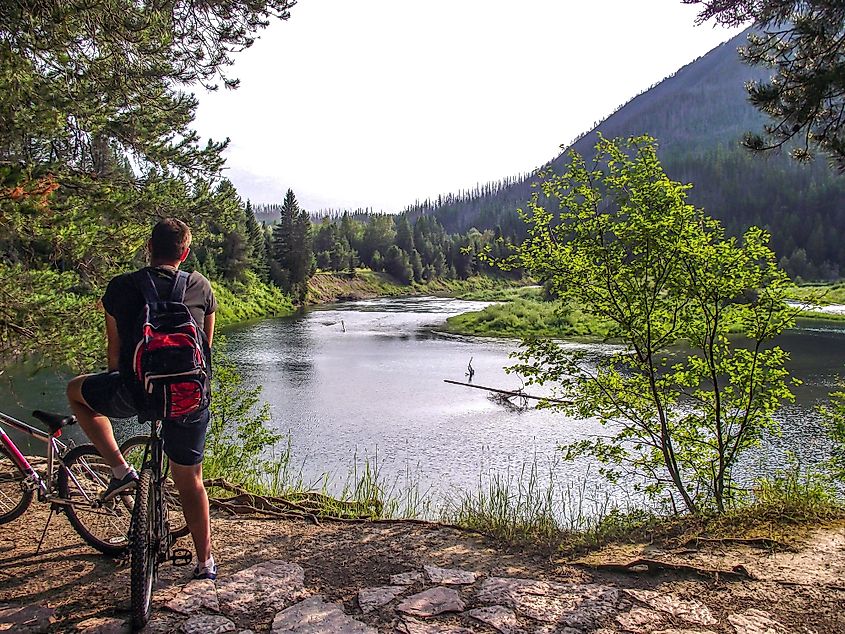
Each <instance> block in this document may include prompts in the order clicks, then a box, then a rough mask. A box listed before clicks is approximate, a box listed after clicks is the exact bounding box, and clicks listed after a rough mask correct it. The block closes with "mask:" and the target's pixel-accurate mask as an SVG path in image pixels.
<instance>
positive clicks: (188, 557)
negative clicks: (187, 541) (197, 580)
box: [170, 548, 194, 566]
mask: <svg viewBox="0 0 845 634" xmlns="http://www.w3.org/2000/svg"><path fill="white" fill-rule="evenodd" d="M193 559H194V554H193V553H192V552H191V551H190V550H186V549H185V548H175V549H173V552H171V553H170V563H171V564H173V565H174V566H188V565H190V563H191V561H193Z"/></svg>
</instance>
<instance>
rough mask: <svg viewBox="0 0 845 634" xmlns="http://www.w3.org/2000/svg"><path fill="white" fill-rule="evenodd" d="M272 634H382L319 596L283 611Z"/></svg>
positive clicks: (271, 629)
mask: <svg viewBox="0 0 845 634" xmlns="http://www.w3.org/2000/svg"><path fill="white" fill-rule="evenodd" d="M270 632H271V634H282V633H286V632H291V633H295V634H378V631H377V630H376V629H375V628H374V627H370V626H369V625H366V624H364V623H361V621H356V620H355V619H353V618H352V617H351V616H348V615H347V614H344V612H343V609H342V608H341V606H340V605H338V604H336V603H326V602H325V601H323V597H321V596H315V597H311V598H309V599H305V600H304V601H300V602H299V603H297V604H295V605H292V606H291V607H289V608H288V609H287V610H282V611H281V612H279V613H278V614H276V617H275V618H274V619H273V625H272V626H271V628H270Z"/></svg>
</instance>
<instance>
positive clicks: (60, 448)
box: [0, 412, 98, 506]
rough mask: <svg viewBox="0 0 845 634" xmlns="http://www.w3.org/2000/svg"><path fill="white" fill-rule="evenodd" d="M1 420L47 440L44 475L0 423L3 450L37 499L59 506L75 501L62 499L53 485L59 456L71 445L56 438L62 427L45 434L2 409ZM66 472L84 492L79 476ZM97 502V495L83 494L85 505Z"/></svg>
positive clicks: (0, 440) (35, 436)
mask: <svg viewBox="0 0 845 634" xmlns="http://www.w3.org/2000/svg"><path fill="white" fill-rule="evenodd" d="M0 423H2V424H4V425H8V426H9V427H13V428H14V429H17V430H18V431H22V432H23V433H25V434H27V435H28V436H30V437H32V438H36V439H38V440H40V441H41V442H43V443H46V444H47V470H46V471H45V474H44V475H45V477H42V476H41V475H40V474H39V473H38V472H37V471H36V470H35V468H33V466H32V465H31V464H30V463H29V461H28V460H27V459H26V457H25V456H24V455H23V454H22V453H21V451H20V449H18V447H17V445H15V443H14V441H13V440H12V439H11V438H9V436H8V434H6V432H5V431H3V428H2V427H0V443H2V444H3V446H4V447H5V448H6V451H7V452H8V453H9V456H10V457H11V459H12V462H14V463H15V466H16V467H17V468H18V469H19V470H20V472H21V473H22V474H24V475H25V476H26V480H25V482H26V483H27V486H31V487H32V488H33V490H35V491H36V492H37V494H38V500H39V502H47V501H49V502H50V503H51V504H56V505H59V506H71V505H72V504H74V503H73V502H71V501H70V500H65V499H64V498H62V497H61V496H59V495H57V494H56V489H55V473H56V462H57V461H58V462H59V463H60V464H61V465H62V466H64V462H62V458H61V456H62V454H64V452H65V451H67V450H68V449H70V448H71V446H72V443H71V444H70V445H66V444H65V443H63V442H62V441H61V440H59V436H61V435H62V430H61V429H60V430H58V431H57V432H56V433H55V434H48V433H47V432H45V431H43V430H41V429H38V428H37V427H33V426H32V425H27V424H26V423H24V422H22V421H19V420H18V419H17V418H13V417H11V416H9V415H8V414H4V413H3V412H0ZM67 473H68V477H69V478H70V479H71V480H72V481H73V483H74V485H76V487H77V488H78V489H79V490H80V491H81V492H82V493H83V495H85V492H84V489H83V487H82V486H81V485H80V483H79V480H77V479H76V476H75V475H74V474H73V473H72V472H71V471H70V470H68V472H67ZM97 503H98V501H97V500H96V499H93V498H90V497H88V496H87V495H85V504H86V505H90V506H93V505H96V504H97Z"/></svg>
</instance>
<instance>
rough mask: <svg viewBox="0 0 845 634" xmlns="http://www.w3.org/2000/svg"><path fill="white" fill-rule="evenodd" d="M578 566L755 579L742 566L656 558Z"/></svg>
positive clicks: (577, 563)
mask: <svg viewBox="0 0 845 634" xmlns="http://www.w3.org/2000/svg"><path fill="white" fill-rule="evenodd" d="M576 565H578V566H587V567H590V568H594V569H596V570H607V571H609V572H623V573H628V574H639V573H643V572H646V573H648V574H655V573H656V572H658V571H660V570H672V571H674V572H685V573H689V574H696V575H700V576H704V577H714V578H716V579H718V578H719V577H725V578H728V579H743V580H748V579H750V580H753V579H756V577H754V575H752V574H751V573H750V572H748V570H747V569H746V568H745V567H744V566H741V565H740V566H734V567H733V568H731V569H730V570H720V569H717V568H700V567H698V566H691V565H689V564H677V563H672V562H670V561H660V560H657V559H642V558H641V559H634V560H633V561H629V562H628V563H625V564H598V563H585V562H576Z"/></svg>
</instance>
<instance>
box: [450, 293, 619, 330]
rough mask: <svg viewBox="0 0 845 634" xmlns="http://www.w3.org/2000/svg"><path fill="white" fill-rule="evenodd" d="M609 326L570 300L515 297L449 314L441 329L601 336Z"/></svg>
mask: <svg viewBox="0 0 845 634" xmlns="http://www.w3.org/2000/svg"><path fill="white" fill-rule="evenodd" d="M608 326H609V325H608V324H607V323H606V322H602V321H601V320H599V319H596V318H595V317H593V316H591V315H589V314H587V313H585V312H584V311H583V310H581V309H580V308H578V307H576V306H573V305H571V304H566V305H564V304H561V303H560V302H544V301H541V300H539V299H522V298H517V299H512V300H510V301H507V302H505V303H502V304H493V305H491V306H488V307H487V308H485V309H483V310H480V311H476V312H470V313H463V314H461V315H456V316H455V317H449V319H447V320H446V325H445V327H444V330H446V331H448V332H452V333H456V334H464V335H481V336H487V337H516V338H528V337H547V338H564V337H566V338H573V337H595V338H604V337H606V336H607V334H608V332H609V327H608Z"/></svg>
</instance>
